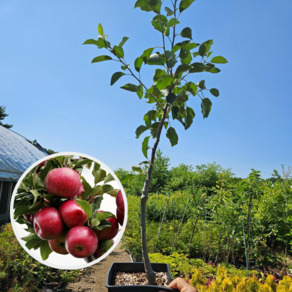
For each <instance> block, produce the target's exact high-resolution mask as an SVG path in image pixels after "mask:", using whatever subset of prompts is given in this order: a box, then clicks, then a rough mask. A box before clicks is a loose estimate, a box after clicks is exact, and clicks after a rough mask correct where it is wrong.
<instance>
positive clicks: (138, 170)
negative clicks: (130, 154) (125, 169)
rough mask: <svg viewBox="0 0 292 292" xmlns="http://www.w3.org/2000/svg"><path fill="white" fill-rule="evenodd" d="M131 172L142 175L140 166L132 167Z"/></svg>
mask: <svg viewBox="0 0 292 292" xmlns="http://www.w3.org/2000/svg"><path fill="white" fill-rule="evenodd" d="M132 170H133V171H136V172H139V173H143V169H142V168H141V167H140V166H136V165H133V166H132Z"/></svg>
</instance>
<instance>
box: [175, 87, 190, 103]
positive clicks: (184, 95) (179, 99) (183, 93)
mask: <svg viewBox="0 0 292 292" xmlns="http://www.w3.org/2000/svg"><path fill="white" fill-rule="evenodd" d="M188 99H189V97H188V94H187V92H186V91H185V90H182V91H180V92H179V93H178V95H177V102H178V104H182V103H184V102H186V101H188Z"/></svg>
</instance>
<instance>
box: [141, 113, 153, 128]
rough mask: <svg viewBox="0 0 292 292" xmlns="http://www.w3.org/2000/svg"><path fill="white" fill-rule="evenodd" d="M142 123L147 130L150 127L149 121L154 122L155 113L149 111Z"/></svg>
mask: <svg viewBox="0 0 292 292" xmlns="http://www.w3.org/2000/svg"><path fill="white" fill-rule="evenodd" d="M144 121H145V124H146V126H147V127H148V128H150V127H151V121H156V111H155V110H150V111H148V112H147V113H146V114H145V115H144Z"/></svg>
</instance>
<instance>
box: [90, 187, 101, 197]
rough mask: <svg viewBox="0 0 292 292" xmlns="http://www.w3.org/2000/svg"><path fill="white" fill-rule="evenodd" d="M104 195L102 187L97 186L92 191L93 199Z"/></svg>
mask: <svg viewBox="0 0 292 292" xmlns="http://www.w3.org/2000/svg"><path fill="white" fill-rule="evenodd" d="M101 195H103V190H102V186H101V185H97V186H95V187H94V188H93V189H92V192H91V198H93V197H95V196H101Z"/></svg>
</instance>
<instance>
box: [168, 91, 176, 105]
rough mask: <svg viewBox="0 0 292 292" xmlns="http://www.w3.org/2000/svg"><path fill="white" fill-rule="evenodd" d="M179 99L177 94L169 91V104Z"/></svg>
mask: <svg viewBox="0 0 292 292" xmlns="http://www.w3.org/2000/svg"><path fill="white" fill-rule="evenodd" d="M176 100H177V96H176V95H175V94H174V93H173V92H171V93H168V95H167V97H166V102H168V103H169V104H171V105H172V104H174V102H175V101H176Z"/></svg>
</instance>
